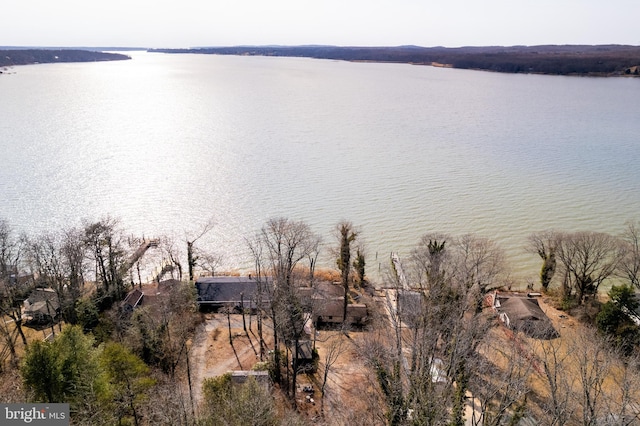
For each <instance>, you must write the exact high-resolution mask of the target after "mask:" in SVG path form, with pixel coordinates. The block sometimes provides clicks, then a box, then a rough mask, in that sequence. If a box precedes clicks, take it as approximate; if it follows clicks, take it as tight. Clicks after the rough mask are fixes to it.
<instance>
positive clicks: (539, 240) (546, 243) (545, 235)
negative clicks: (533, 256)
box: [528, 231, 558, 291]
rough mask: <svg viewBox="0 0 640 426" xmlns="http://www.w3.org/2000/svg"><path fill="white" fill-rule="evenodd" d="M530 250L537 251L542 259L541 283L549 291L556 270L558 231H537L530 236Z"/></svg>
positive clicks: (544, 289) (543, 288)
mask: <svg viewBox="0 0 640 426" xmlns="http://www.w3.org/2000/svg"><path fill="white" fill-rule="evenodd" d="M528 241H529V250H530V251H532V252H534V253H537V254H538V256H540V258H541V259H542V268H541V269H540V285H541V286H542V290H543V291H547V289H548V288H549V285H550V284H551V280H552V279H553V276H554V274H555V272H556V251H557V245H558V233H557V232H554V231H542V232H536V233H533V234H531V235H530V236H529V240H528Z"/></svg>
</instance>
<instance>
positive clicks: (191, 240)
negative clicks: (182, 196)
mask: <svg viewBox="0 0 640 426" xmlns="http://www.w3.org/2000/svg"><path fill="white" fill-rule="evenodd" d="M213 225H214V220H213V218H210V219H209V220H208V221H207V223H205V224H204V225H203V227H202V229H201V230H200V232H198V233H197V234H196V235H194V236H187V238H186V243H187V266H188V268H189V281H193V271H194V269H195V267H196V265H197V262H198V258H199V256H198V255H197V254H196V253H195V252H194V250H195V249H194V246H193V245H194V244H195V243H196V242H197V241H198V240H199V239H200V238H202V237H204V236H205V235H207V234H208V233H209V231H211V230H212V229H213Z"/></svg>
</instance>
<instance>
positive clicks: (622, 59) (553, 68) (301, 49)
mask: <svg viewBox="0 0 640 426" xmlns="http://www.w3.org/2000/svg"><path fill="white" fill-rule="evenodd" d="M150 51H151V52H163V53H199V54H214V55H258V56H293V57H306V58H317V59H337V60H344V61H362V62H396V63H409V64H418V65H438V66H448V67H451V68H460V69H476V70H485V71H496V72H507V73H536V74H557V75H596V76H611V75H638V68H637V67H638V66H639V65H640V47H639V46H624V45H602V46H582V45H561V46H554V45H548V46H510V47H502V46H488V47H459V48H446V47H419V46H399V47H338V46H237V47H211V48H199V49H151V50H150Z"/></svg>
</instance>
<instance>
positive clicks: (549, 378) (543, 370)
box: [536, 339, 576, 426]
mask: <svg viewBox="0 0 640 426" xmlns="http://www.w3.org/2000/svg"><path fill="white" fill-rule="evenodd" d="M536 354H537V359H538V363H539V368H538V369H537V370H538V375H539V377H540V378H541V382H542V386H543V389H544V390H545V394H544V395H542V396H543V400H542V404H541V405H542V409H543V412H542V414H543V415H544V419H541V420H543V422H544V424H548V425H549V426H562V425H565V424H567V423H568V422H569V419H571V417H572V415H573V412H574V411H575V408H574V406H573V387H574V383H575V381H576V377H575V375H574V374H572V373H571V372H570V366H571V365H572V362H573V361H572V360H571V358H570V357H571V354H570V353H569V352H568V351H567V350H566V348H565V347H563V344H562V341H561V340H560V339H555V340H538V341H537V345H536Z"/></svg>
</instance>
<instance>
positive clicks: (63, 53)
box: [0, 49, 131, 67]
mask: <svg viewBox="0 0 640 426" xmlns="http://www.w3.org/2000/svg"><path fill="white" fill-rule="evenodd" d="M126 59H131V57H130V56H127V55H122V54H120V53H107V52H97V51H92V50H81V49H55V50H51V49H7V50H0V67H10V66H14V65H30V64H48V63H56V62H97V61H122V60H126Z"/></svg>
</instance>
